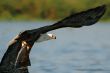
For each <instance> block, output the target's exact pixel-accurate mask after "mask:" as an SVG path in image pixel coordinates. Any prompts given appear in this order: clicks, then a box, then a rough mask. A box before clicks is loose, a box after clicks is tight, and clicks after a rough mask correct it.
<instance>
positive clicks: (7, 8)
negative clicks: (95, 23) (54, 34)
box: [0, 0, 110, 21]
mask: <svg viewBox="0 0 110 73" xmlns="http://www.w3.org/2000/svg"><path fill="white" fill-rule="evenodd" d="M102 4H106V5H107V11H106V14H105V15H104V17H103V19H102V20H103V21H110V0H1V1H0V20H1V21H2V20H14V21H19V20H20V21H21V20H22V21H24V20H30V21H33V20H35V21H36V20H44V19H45V20H57V19H62V18H64V17H66V16H68V15H70V14H74V13H77V12H80V11H84V10H87V9H90V8H93V7H96V6H99V5H102Z"/></svg>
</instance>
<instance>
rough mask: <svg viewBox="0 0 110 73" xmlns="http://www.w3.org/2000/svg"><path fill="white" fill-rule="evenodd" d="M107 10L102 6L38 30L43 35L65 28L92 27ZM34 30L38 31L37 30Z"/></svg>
mask: <svg viewBox="0 0 110 73" xmlns="http://www.w3.org/2000/svg"><path fill="white" fill-rule="evenodd" d="M105 10H106V6H105V5H102V6H99V7H96V8H93V9H89V10H87V11H83V12H80V13H76V14H73V15H70V16H69V17H66V18H64V19H63V20H61V21H59V22H57V23H55V24H53V25H49V26H44V27H41V28H39V29H37V30H40V31H41V32H42V33H46V32H48V31H52V30H55V29H58V28H63V27H73V28H78V27H82V26H90V25H93V24H94V23H96V22H97V21H98V20H99V19H100V18H101V17H102V16H103V14H104V13H105ZM34 30H35V31H36V29H34Z"/></svg>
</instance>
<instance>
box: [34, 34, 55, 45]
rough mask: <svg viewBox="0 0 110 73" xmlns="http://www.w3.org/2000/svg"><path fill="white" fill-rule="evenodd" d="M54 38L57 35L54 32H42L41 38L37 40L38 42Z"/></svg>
mask: <svg viewBox="0 0 110 73" xmlns="http://www.w3.org/2000/svg"><path fill="white" fill-rule="evenodd" d="M52 39H56V36H55V35H54V34H47V33H46V34H41V35H40V38H39V39H38V40H37V41H36V42H38V43H39V42H43V41H47V40H52Z"/></svg>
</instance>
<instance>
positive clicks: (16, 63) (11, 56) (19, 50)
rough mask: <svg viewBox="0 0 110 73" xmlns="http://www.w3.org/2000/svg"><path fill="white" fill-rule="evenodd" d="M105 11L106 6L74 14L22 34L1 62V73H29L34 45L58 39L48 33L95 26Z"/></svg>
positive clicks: (15, 39) (10, 46)
mask: <svg viewBox="0 0 110 73" xmlns="http://www.w3.org/2000/svg"><path fill="white" fill-rule="evenodd" d="M105 10H106V6H105V5H102V6H98V7H96V8H92V9H89V10H86V11H82V12H79V13H76V14H72V15H70V16H68V17H66V18H64V19H63V20H61V21H58V22H57V23H55V24H53V25H48V26H44V27H40V28H37V29H32V30H26V31H23V32H21V33H20V34H18V35H17V36H16V37H15V38H14V39H13V40H12V42H11V44H10V45H9V46H8V49H7V51H6V52H5V54H4V56H3V58H2V60H1V62H0V73H29V72H28V66H30V65H31V63H30V59H29V53H30V51H31V48H32V46H33V45H34V43H35V42H43V41H46V40H51V39H56V36H55V35H53V34H47V32H49V31H52V30H55V29H59V28H65V27H71V28H80V27H82V26H90V25H93V24H95V23H96V22H97V21H98V20H99V19H100V18H101V17H102V16H103V14H104V13H105Z"/></svg>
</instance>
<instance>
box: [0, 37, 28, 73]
mask: <svg viewBox="0 0 110 73" xmlns="http://www.w3.org/2000/svg"><path fill="white" fill-rule="evenodd" d="M18 38H19V36H17V37H16V38H14V40H13V41H12V43H11V44H10V45H9V47H8V49H7V51H6V52H5V54H4V56H3V58H2V60H1V62H0V73H28V68H27V66H28V64H30V63H29V62H30V60H29V57H28V61H26V63H27V66H25V67H24V65H20V67H19V68H16V66H15V62H16V58H17V56H18V53H19V51H20V50H21V49H22V43H21V41H18V40H16V39H18Z"/></svg>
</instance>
